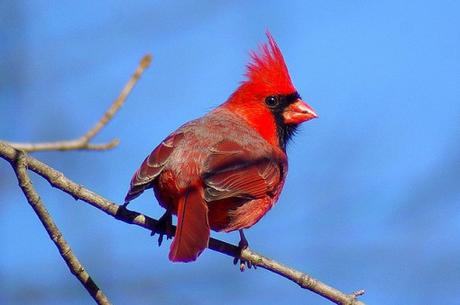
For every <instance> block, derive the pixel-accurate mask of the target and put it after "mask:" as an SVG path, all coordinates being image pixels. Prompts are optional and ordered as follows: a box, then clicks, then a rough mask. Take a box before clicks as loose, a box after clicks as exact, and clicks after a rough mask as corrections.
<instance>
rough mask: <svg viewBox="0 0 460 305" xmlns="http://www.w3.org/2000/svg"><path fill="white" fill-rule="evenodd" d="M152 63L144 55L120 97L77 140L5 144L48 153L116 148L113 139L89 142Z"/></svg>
mask: <svg viewBox="0 0 460 305" xmlns="http://www.w3.org/2000/svg"><path fill="white" fill-rule="evenodd" d="M151 62H152V56H151V55H145V56H144V57H143V58H142V60H141V61H140V63H139V66H138V67H137V69H136V71H135V72H134V74H133V75H132V76H131V78H130V79H129V81H128V82H127V83H126V85H125V86H124V88H123V90H121V93H120V95H119V96H118V98H117V99H115V100H114V101H113V103H112V105H111V106H110V108H109V109H108V110H107V111H106V112H105V113H104V115H103V116H102V117H101V118H100V119H99V121H97V123H96V124H95V125H94V126H93V127H92V128H91V129H90V130H88V132H86V134H84V135H83V136H81V137H80V138H78V139H74V140H67V141H57V142H44V143H13V142H7V143H8V144H10V145H11V146H13V147H14V148H16V149H20V150H23V151H26V152H34V151H50V150H61V151H62V150H107V149H111V148H114V147H115V146H117V145H118V144H119V143H120V141H119V140H118V139H113V140H112V141H110V142H108V143H102V144H90V143H89V142H90V141H91V140H92V139H93V138H94V137H95V136H96V135H97V134H98V133H99V132H100V131H101V129H102V128H103V127H104V126H105V125H107V123H108V122H109V121H110V120H111V119H112V118H113V116H114V115H115V114H116V113H117V111H118V110H119V109H120V108H121V106H123V104H124V103H125V101H126V98H127V97H128V95H129V94H130V93H131V91H132V89H133V88H134V86H135V85H136V83H137V81H138V80H139V78H140V77H141V76H142V73H143V72H144V71H145V69H147V68H148V66H149V65H150V63H151Z"/></svg>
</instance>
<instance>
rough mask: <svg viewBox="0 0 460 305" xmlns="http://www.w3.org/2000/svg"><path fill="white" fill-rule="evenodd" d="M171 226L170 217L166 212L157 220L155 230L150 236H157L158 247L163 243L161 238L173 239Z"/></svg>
mask: <svg viewBox="0 0 460 305" xmlns="http://www.w3.org/2000/svg"><path fill="white" fill-rule="evenodd" d="M171 225H172V216H171V214H169V213H168V212H166V213H165V214H164V215H163V216H161V218H160V219H159V220H158V222H157V224H156V226H155V229H154V230H152V232H150V236H154V235H155V234H158V235H159V236H158V247H159V246H161V244H162V243H163V238H164V236H165V235H166V239H171V238H172V237H173V235H174V234H173V232H172V231H171Z"/></svg>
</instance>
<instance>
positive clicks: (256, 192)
mask: <svg viewBox="0 0 460 305" xmlns="http://www.w3.org/2000/svg"><path fill="white" fill-rule="evenodd" d="M254 155H255V153H254V152H251V151H248V150H246V149H244V148H243V147H242V146H241V145H239V144H237V143H235V142H228V141H223V142H221V143H219V144H218V145H217V146H216V147H215V148H213V154H211V156H210V157H209V159H208V161H207V164H206V166H207V173H206V174H205V178H204V181H205V184H206V189H205V198H206V200H207V201H208V202H212V201H216V200H221V199H225V198H230V197H238V198H247V199H255V198H262V197H265V196H271V193H272V192H274V191H275V190H276V189H277V186H278V184H279V182H280V179H281V170H280V165H279V164H278V162H277V161H276V160H274V159H272V158H270V156H254Z"/></svg>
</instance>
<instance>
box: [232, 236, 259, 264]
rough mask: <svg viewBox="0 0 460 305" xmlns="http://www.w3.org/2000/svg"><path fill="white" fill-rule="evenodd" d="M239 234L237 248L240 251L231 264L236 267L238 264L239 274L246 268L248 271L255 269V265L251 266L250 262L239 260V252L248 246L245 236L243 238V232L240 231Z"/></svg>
mask: <svg viewBox="0 0 460 305" xmlns="http://www.w3.org/2000/svg"><path fill="white" fill-rule="evenodd" d="M239 232H240V242H239V243H238V248H239V249H240V253H239V256H237V257H235V258H234V259H233V264H234V265H236V264H238V262H239V265H240V271H241V272H243V271H244V270H246V267H247V268H248V269H251V268H253V267H254V269H257V268H256V265H254V264H252V263H251V262H250V261H247V260H245V259H243V258H241V252H242V251H243V250H244V249H246V248H247V247H248V246H249V243H248V240H247V239H246V236H244V233H243V230H240V231H239Z"/></svg>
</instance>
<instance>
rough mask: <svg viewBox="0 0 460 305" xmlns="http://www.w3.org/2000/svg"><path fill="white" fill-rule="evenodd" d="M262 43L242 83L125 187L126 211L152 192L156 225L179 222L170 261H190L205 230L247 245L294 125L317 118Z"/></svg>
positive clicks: (277, 187)
mask: <svg viewBox="0 0 460 305" xmlns="http://www.w3.org/2000/svg"><path fill="white" fill-rule="evenodd" d="M267 37H268V43H266V44H263V45H262V46H261V47H260V49H259V51H258V52H251V61H250V63H249V64H248V66H247V72H246V76H247V79H246V80H245V81H244V82H242V83H241V85H240V86H239V87H238V88H237V89H236V91H235V92H234V93H233V94H232V95H231V96H230V97H229V98H228V100H227V101H226V102H224V103H223V104H222V105H220V106H219V107H217V108H215V109H214V110H212V111H211V112H209V113H207V114H206V115H205V116H203V117H201V118H198V119H196V120H193V121H190V122H188V123H186V124H184V125H182V126H181V127H179V129H177V130H176V131H175V132H173V133H172V134H170V135H169V136H168V137H166V139H164V140H163V141H162V142H161V143H160V145H158V146H157V147H156V148H155V149H154V150H153V151H152V153H151V154H150V155H149V156H147V158H146V159H145V160H144V162H143V163H142V165H141V166H140V168H139V169H138V170H137V171H136V173H135V174H134V176H133V178H132V180H131V185H130V189H129V191H128V194H127V195H126V198H125V205H126V204H128V203H129V202H130V201H131V200H133V199H134V198H136V197H137V196H139V195H140V194H141V193H142V192H143V191H144V190H146V189H148V188H153V191H154V193H155V197H156V198H157V200H158V202H159V203H160V205H161V206H162V207H164V208H165V209H166V212H165V214H164V215H163V217H162V218H161V219H160V225H166V226H167V225H169V224H171V222H172V215H177V229H176V233H175V236H174V240H173V242H172V244H171V249H170V252H169V259H170V260H171V261H174V262H189V261H194V260H196V258H197V257H198V256H199V255H200V253H201V252H202V251H203V250H204V249H205V248H206V247H207V246H208V241H209V236H210V230H211V229H212V230H215V231H224V232H230V231H234V230H240V236H241V241H240V246H241V247H245V246H247V241H246V239H245V237H244V234H243V229H247V228H249V227H251V226H252V225H254V224H255V223H256V222H258V221H259V220H260V219H261V218H262V216H264V215H265V214H266V213H267V212H268V211H269V210H270V209H271V207H272V206H273V205H274V204H275V202H276V201H277V200H278V197H279V196H280V193H281V190H282V188H283V184H284V181H285V179H286V174H287V170H288V162H287V155H286V144H287V143H288V141H289V139H290V138H291V137H292V136H293V134H294V133H295V131H296V128H297V126H298V125H299V124H300V123H302V122H305V121H308V120H310V119H313V118H316V117H317V115H316V113H315V112H314V111H313V109H312V108H311V107H310V106H309V105H307V104H306V103H305V102H304V101H302V100H301V98H300V95H299V93H298V92H297V90H296V89H295V87H294V85H293V84H292V82H291V78H290V76H289V73H288V70H287V67H286V64H285V62H284V59H283V55H282V54H281V51H280V49H279V47H278V45H277V44H276V42H275V40H274V39H273V37H272V36H271V34H270V33H268V32H267ZM161 239H162V235H160V240H161Z"/></svg>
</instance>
